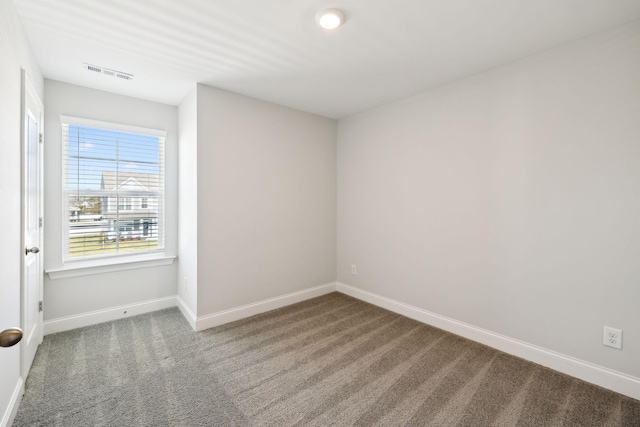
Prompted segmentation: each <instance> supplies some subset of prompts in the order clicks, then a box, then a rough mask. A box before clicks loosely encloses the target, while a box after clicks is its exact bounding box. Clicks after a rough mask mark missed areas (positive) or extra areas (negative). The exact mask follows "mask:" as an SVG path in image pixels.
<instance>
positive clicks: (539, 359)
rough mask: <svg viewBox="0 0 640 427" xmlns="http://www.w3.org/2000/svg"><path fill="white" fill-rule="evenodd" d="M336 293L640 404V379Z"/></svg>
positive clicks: (349, 289)
mask: <svg viewBox="0 0 640 427" xmlns="http://www.w3.org/2000/svg"><path fill="white" fill-rule="evenodd" d="M336 290H337V291H338V292H341V293H343V294H346V295H349V296H351V297H354V298H357V299H359V300H362V301H365V302H368V303H370V304H373V305H377V306H378V307H382V308H385V309H387V310H390V311H393V312H394V313H398V314H401V315H403V316H406V317H409V318H411V319H414V320H417V321H419V322H422V323H426V324H428V325H432V326H435V327H437V328H440V329H443V330H445V331H448V332H452V333H454V334H456V335H460V336H462V337H464V338H468V339H470V340H473V341H476V342H479V343H482V344H485V345H488V346H490V347H493V348H495V349H498V350H501V351H504V352H505V353H509V354H512V355H514V356H518V357H521V358H523V359H526V360H529V361H531V362H534V363H537V364H539V365H542V366H546V367H548V368H551V369H553V370H556V371H559V372H562V373H564V374H567V375H570V376H572V377H575V378H579V379H581V380H584V381H587V382H589V383H592V384H596V385H599V386H601V387H604V388H607V389H609V390H613V391H615V392H617V393H620V394H624V395H625V396H629V397H632V398H634V399H638V400H640V378H636V377H633V376H631V375H627V374H623V373H621V372H617V371H614V370H611V369H608V368H605V367H603V366H599V365H595V364H593V363H590V362H585V361H583V360H580V359H576V358H574V357H571V356H567V355H564V354H561V353H557V352H555V351H552V350H547V349H545V348H542V347H538V346H536V345H533V344H529V343H526V342H524V341H520V340H517V339H514V338H510V337H507V336H504V335H500V334H497V333H495V332H491V331H488V330H486V329H482V328H478V327H476V326H473V325H469V324H467V323H463V322H459V321H457V320H454V319H450V318H448V317H445V316H441V315H439V314H436V313H432V312H429V311H427V310H423V309H421V308H418V307H414V306H412V305H409V304H405V303H402V302H399V301H396V300H393V299H390V298H387V297H383V296H381V295H377V294H374V293H371V292H368V291H364V290H362V289H359V288H356V287H353V286H350V285H345V284H343V283H339V282H338V283H336Z"/></svg>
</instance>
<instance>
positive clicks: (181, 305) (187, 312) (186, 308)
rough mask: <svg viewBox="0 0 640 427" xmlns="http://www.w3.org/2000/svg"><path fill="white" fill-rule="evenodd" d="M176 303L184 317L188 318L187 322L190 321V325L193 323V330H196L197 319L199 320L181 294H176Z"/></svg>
mask: <svg viewBox="0 0 640 427" xmlns="http://www.w3.org/2000/svg"><path fill="white" fill-rule="evenodd" d="M176 305H177V306H178V308H179V309H180V312H181V313H182V315H183V316H184V318H185V319H186V320H187V322H189V325H191V328H193V330H194V331H195V330H196V320H197V319H196V315H195V314H193V311H191V309H190V308H189V306H188V305H187V303H186V302H184V300H183V299H182V298H180V295H177V296H176Z"/></svg>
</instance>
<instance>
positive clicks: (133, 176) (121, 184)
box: [100, 172, 160, 191]
mask: <svg viewBox="0 0 640 427" xmlns="http://www.w3.org/2000/svg"><path fill="white" fill-rule="evenodd" d="M100 188H101V189H103V190H120V189H126V190H133V191H135V190H141V191H159V190H160V176H159V175H158V174H151V173H133V172H117V173H116V172H102V179H101V181H100Z"/></svg>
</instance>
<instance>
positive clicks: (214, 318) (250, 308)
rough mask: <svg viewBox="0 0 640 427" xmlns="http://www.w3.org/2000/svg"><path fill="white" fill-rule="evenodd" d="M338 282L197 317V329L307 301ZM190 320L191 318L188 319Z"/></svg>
mask: <svg viewBox="0 0 640 427" xmlns="http://www.w3.org/2000/svg"><path fill="white" fill-rule="evenodd" d="M335 290H336V284H335V282H334V283H327V284H326V285H322V286H317V287H315V288H310V289H305V290H303V291H299V292H293V293H291V294H287V295H282V296H279V297H275V298H270V299H267V300H263V301H258V302H255V303H252V304H247V305H243V306H241V307H237V308H232V309H230V310H224V311H219V312H217V313H212V314H208V315H205V316H200V317H197V318H196V321H195V324H196V326H195V330H196V331H202V330H205V329H209V328H213V327H214V326H220V325H224V324H225V323H229V322H235V321H236V320H240V319H244V318H245V317H250V316H253V315H256V314H260V313H264V312H265V311H269V310H275V309H276V308H281V307H285V306H287V305H291V304H295V303H297V302H301V301H305V300H308V299H311V298H315V297H319V296H321V295H325V294H328V293H331V292H335ZM187 320H189V319H187Z"/></svg>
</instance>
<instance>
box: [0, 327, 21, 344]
mask: <svg viewBox="0 0 640 427" xmlns="http://www.w3.org/2000/svg"><path fill="white" fill-rule="evenodd" d="M21 339H22V330H21V329H20V328H11V329H5V330H4V331H2V332H0V347H11V346H12V345H16V344H18V343H19V342H20V340H21Z"/></svg>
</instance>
